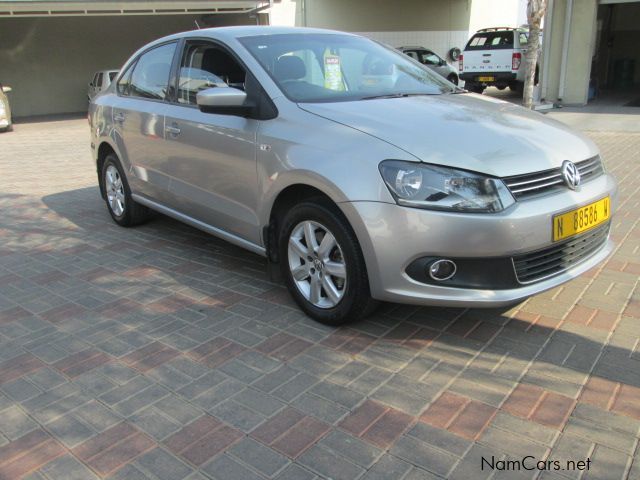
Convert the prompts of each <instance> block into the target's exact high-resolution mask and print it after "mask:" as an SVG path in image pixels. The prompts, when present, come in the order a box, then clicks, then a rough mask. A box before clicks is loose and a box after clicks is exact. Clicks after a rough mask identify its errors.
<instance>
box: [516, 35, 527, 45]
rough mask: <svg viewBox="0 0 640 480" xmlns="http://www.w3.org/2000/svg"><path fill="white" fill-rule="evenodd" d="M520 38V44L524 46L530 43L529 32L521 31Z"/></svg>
mask: <svg viewBox="0 0 640 480" xmlns="http://www.w3.org/2000/svg"><path fill="white" fill-rule="evenodd" d="M518 39H519V40H520V46H521V47H524V46H526V45H527V43H529V34H528V33H520V35H519V37H518Z"/></svg>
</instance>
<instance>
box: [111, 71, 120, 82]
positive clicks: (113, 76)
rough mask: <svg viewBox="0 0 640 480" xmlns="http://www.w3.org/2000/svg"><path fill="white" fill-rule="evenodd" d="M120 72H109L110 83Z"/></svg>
mask: <svg viewBox="0 0 640 480" xmlns="http://www.w3.org/2000/svg"><path fill="white" fill-rule="evenodd" d="M116 75H118V72H109V83H111V82H113V79H114V78H116Z"/></svg>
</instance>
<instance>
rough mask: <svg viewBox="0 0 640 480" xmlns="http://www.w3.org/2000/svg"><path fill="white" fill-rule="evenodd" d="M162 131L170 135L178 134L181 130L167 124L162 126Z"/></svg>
mask: <svg viewBox="0 0 640 480" xmlns="http://www.w3.org/2000/svg"><path fill="white" fill-rule="evenodd" d="M164 131H165V132H167V133H168V134H170V135H180V132H181V130H180V129H179V128H178V127H175V126H173V125H168V126H166V127H164Z"/></svg>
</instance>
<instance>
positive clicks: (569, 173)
mask: <svg viewBox="0 0 640 480" xmlns="http://www.w3.org/2000/svg"><path fill="white" fill-rule="evenodd" d="M562 178H564V183H566V184H567V187H569V188H570V189H571V190H577V189H578V187H580V170H578V167H576V164H575V163H573V162H570V161H569V160H565V161H564V162H562Z"/></svg>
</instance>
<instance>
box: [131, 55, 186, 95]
mask: <svg viewBox="0 0 640 480" xmlns="http://www.w3.org/2000/svg"><path fill="white" fill-rule="evenodd" d="M175 50H176V44H175V43H168V44H166V45H162V46H160V47H156V48H154V49H152V50H149V51H147V52H145V53H143V54H142V55H141V56H140V58H139V59H138V62H137V63H136V66H135V67H134V69H133V74H132V75H131V85H130V87H129V95H131V96H133V97H141V98H150V99H153V100H166V98H167V93H168V89H169V74H170V73H171V63H172V61H173V54H174V53H175Z"/></svg>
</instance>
